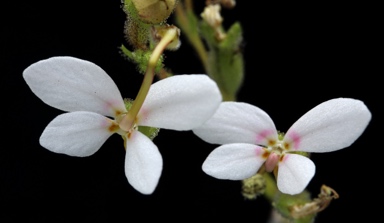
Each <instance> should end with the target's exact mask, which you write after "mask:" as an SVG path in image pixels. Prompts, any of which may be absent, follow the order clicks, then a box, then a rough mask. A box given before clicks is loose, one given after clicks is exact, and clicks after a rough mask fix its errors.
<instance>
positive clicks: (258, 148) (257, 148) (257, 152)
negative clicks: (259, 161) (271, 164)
mask: <svg viewBox="0 0 384 223" xmlns="http://www.w3.org/2000/svg"><path fill="white" fill-rule="evenodd" d="M263 153H264V150H263V149H262V148H260V147H256V149H255V154H256V156H261V155H262V154H263Z"/></svg>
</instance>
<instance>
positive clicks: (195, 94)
mask: <svg viewBox="0 0 384 223" xmlns="http://www.w3.org/2000/svg"><path fill="white" fill-rule="evenodd" d="M221 100H222V98H221V94H220V91H219V88H218V87H217V85H216V83H215V82H214V81H213V80H211V79H210V78H209V77H208V76H207V75H192V74H191V75H175V76H172V77H168V78H166V79H163V80H161V81H158V82H156V83H154V84H153V85H152V86H151V88H150V90H149V92H148V95H147V98H146V99H145V102H144V104H143V106H142V108H141V110H140V112H139V115H138V123H139V125H142V126H152V127H158V128H165V129H173V130H191V129H192V128H195V127H197V126H199V125H201V124H202V123H203V122H205V121H206V120H207V119H208V118H210V117H211V116H212V115H213V114H214V112H215V111H216V109H217V108H218V106H219V104H220V102H221Z"/></svg>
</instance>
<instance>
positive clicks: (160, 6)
mask: <svg viewBox="0 0 384 223" xmlns="http://www.w3.org/2000/svg"><path fill="white" fill-rule="evenodd" d="M131 1H132V3H133V5H134V6H135V8H136V10H137V14H138V15H139V19H140V20H141V21H142V22H144V23H149V24H160V23H162V22H164V21H165V20H166V19H167V18H168V17H169V16H170V15H171V13H172V12H173V9H174V8H175V6H176V4H177V0H131Z"/></svg>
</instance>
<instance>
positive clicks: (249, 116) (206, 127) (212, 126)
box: [193, 102, 277, 145]
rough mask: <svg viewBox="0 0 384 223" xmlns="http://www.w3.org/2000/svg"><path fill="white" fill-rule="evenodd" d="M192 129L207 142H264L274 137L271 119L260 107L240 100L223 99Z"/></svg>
mask: <svg viewBox="0 0 384 223" xmlns="http://www.w3.org/2000/svg"><path fill="white" fill-rule="evenodd" d="M193 132H194V133H195V134H196V135H197V136H199V137H200V138H201V139H203V140H204V141H206V142H209V143H215V144H227V143H236V142H243V143H252V144H258V145H267V142H268V140H276V139H277V130H276V127H275V124H274V123H273V121H272V119H271V118H270V117H269V115H268V114H267V113H265V112H264V111H263V110H261V109H260V108H258V107H256V106H253V105H250V104H247V103H242V102H223V103H221V104H220V107H219V109H218V110H217V111H216V113H215V114H214V115H213V117H212V118H210V119H209V120H208V121H207V122H205V123H204V124H203V125H202V126H200V127H198V128H195V129H193Z"/></svg>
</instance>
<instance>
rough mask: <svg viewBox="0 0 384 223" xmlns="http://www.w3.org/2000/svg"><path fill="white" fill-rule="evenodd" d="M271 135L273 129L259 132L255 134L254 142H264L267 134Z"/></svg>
mask: <svg viewBox="0 0 384 223" xmlns="http://www.w3.org/2000/svg"><path fill="white" fill-rule="evenodd" d="M270 135H273V130H271V129H267V130H263V131H261V132H259V133H258V134H257V136H256V142H265V141H266V140H267V138H268V136H270Z"/></svg>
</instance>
